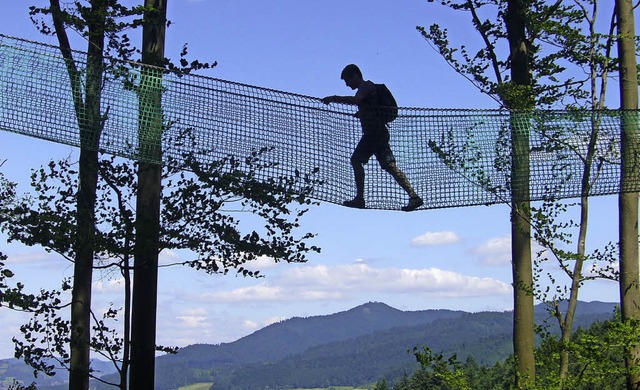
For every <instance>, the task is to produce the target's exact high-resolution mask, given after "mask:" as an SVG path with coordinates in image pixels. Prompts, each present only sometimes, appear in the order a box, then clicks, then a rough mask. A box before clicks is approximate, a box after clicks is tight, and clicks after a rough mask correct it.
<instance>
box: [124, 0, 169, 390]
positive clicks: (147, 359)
mask: <svg viewBox="0 0 640 390" xmlns="http://www.w3.org/2000/svg"><path fill="white" fill-rule="evenodd" d="M145 8H146V11H145V16H144V20H145V22H144V25H143V32H142V62H143V63H145V64H150V65H155V66H162V65H163V63H164V42H165V27H166V10H167V4H166V0H145ZM161 87H162V73H161V72H159V71H157V69H143V71H142V77H141V83H140V94H139V109H140V113H139V135H138V147H139V148H140V155H141V157H143V156H146V157H150V158H151V159H152V161H153V162H144V161H140V162H139V167H138V193H137V201H136V243H135V247H134V271H133V305H132V314H131V347H132V349H131V371H130V388H131V389H153V388H154V370H155V347H156V313H157V295H158V254H159V232H160V195H161V191H162V184H161V177H162V166H161V165H160V161H161V157H162V104H161V103H162V89H161Z"/></svg>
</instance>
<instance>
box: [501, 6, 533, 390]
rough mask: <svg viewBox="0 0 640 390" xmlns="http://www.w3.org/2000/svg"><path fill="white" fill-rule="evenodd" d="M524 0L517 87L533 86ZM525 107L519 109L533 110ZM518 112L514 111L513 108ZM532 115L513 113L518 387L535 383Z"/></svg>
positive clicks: (516, 45)
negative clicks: (531, 214)
mask: <svg viewBox="0 0 640 390" xmlns="http://www.w3.org/2000/svg"><path fill="white" fill-rule="evenodd" d="M525 11H526V3H525V1H524V0H509V1H508V4H507V12H506V14H505V24H506V27H507V36H508V40H509V47H510V57H509V59H510V62H511V79H512V82H513V84H514V87H516V88H518V87H523V88H527V87H530V86H531V74H530V70H529V53H528V46H527V41H526V36H525V22H526V18H525ZM528 105H529V104H528V103H525V104H524V106H523V107H517V108H518V109H530V108H532V107H526V106H528ZM509 108H514V107H509ZM527 118H528V115H526V114H522V113H517V112H512V120H511V139H512V172H511V186H512V187H511V191H512V207H511V255H512V272H513V294H514V295H513V300H514V308H513V350H514V354H515V359H516V387H517V388H529V387H533V385H534V383H535V357H534V318H533V271H532V264H531V226H530V224H529V214H530V207H529V201H528V199H529V125H528V119H527Z"/></svg>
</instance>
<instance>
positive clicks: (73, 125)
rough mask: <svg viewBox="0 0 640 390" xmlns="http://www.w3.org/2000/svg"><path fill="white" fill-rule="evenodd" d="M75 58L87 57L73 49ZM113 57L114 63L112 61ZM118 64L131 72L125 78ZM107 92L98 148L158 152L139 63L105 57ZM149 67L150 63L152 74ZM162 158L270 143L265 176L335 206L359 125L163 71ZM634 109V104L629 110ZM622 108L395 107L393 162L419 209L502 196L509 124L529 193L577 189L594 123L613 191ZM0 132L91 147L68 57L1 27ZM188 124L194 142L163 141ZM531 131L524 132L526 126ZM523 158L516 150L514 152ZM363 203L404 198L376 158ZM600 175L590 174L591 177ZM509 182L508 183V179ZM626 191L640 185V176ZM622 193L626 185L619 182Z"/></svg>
mask: <svg viewBox="0 0 640 390" xmlns="http://www.w3.org/2000/svg"><path fill="white" fill-rule="evenodd" d="M74 56H75V60H76V62H77V63H76V66H77V67H78V69H80V70H81V71H84V69H85V67H86V55H84V54H83V53H80V52H75V53H74ZM110 64H113V63H112V62H110ZM123 67H126V68H127V72H128V74H129V77H122V69H123ZM106 69H107V70H106V71H105V74H104V85H103V89H102V100H101V105H102V107H101V112H102V113H103V114H104V123H103V130H102V135H101V138H100V142H99V151H101V152H104V153H109V154H114V155H117V156H121V157H124V158H129V159H134V160H138V161H147V162H154V163H158V162H160V163H161V162H162V161H154V160H155V159H156V158H157V157H154V156H157V153H156V154H154V153H153V152H149V153H147V152H146V151H145V150H144V149H143V148H139V147H138V143H139V139H140V138H139V137H140V136H141V135H140V134H139V132H140V131H142V130H140V129H144V128H145V126H143V125H142V124H140V123H139V119H140V118H139V115H138V111H139V107H142V104H143V103H141V102H140V95H139V94H138V93H137V92H136V89H135V88H131V86H130V85H127V84H128V83H132V82H133V83H135V82H138V83H139V82H140V80H141V79H142V78H141V77H131V75H134V76H136V75H138V76H139V75H140V73H141V69H143V68H142V66H141V65H140V64H124V63H120V65H119V66H107V68H106ZM149 69H152V68H147V71H148V70H149ZM158 80H159V82H160V83H161V85H162V87H161V88H162V118H163V121H164V122H165V123H166V124H168V125H165V130H164V132H163V134H162V156H163V158H165V159H166V158H167V157H172V158H177V159H180V158H184V156H185V155H187V154H188V153H189V152H192V151H196V150H199V151H202V150H204V151H206V153H204V154H201V155H199V157H198V158H200V159H203V160H205V162H206V161H209V162H213V161H215V160H218V159H221V158H225V157H229V156H236V157H239V158H244V157H246V156H249V155H250V154H251V153H252V152H254V151H256V150H259V149H262V148H267V152H266V155H265V156H264V157H265V158H267V159H268V160H269V161H272V162H275V163H276V164H272V165H270V166H269V168H268V169H267V170H266V171H265V173H264V174H265V175H266V176H265V178H267V176H282V175H293V174H295V173H296V172H311V171H313V170H317V174H316V175H317V178H318V179H320V180H322V182H323V184H322V185H319V186H317V187H316V188H315V189H314V191H313V195H312V197H313V198H315V199H317V200H321V201H326V202H331V203H341V202H342V201H343V200H346V199H350V198H352V197H353V196H354V194H355V185H354V181H353V173H352V169H351V165H350V162H349V158H350V156H351V153H352V151H353V148H354V147H355V145H356V144H357V142H358V140H359V137H360V134H361V129H360V124H359V121H358V119H356V118H354V117H353V113H354V111H355V107H352V106H343V105H335V104H334V105H331V106H326V105H324V104H322V103H321V102H320V100H319V99H318V98H314V97H309V96H303V95H298V94H293V93H287V92H282V91H276V90H272V89H266V88H260V87H255V86H250V85H245V84H240V83H235V82H229V81H224V80H219V79H215V78H210V77H202V76H196V75H178V74H175V73H172V72H168V71H163V73H162V74H161V77H160V76H159V77H158ZM631 114H632V115H633V116H634V118H635V117H636V116H637V113H636V112H632V113H631ZM621 117H622V113H621V112H620V111H580V112H577V111H534V112H528V113H520V114H517V115H516V114H510V113H509V112H508V111H503V110H438V109H422V108H400V110H399V116H398V118H397V119H396V120H395V121H393V122H392V123H391V124H390V132H391V147H392V150H393V151H394V154H395V156H396V160H397V163H398V166H399V167H400V168H401V169H402V170H403V171H404V172H405V173H406V175H407V177H408V178H409V180H410V181H411V183H412V185H413V186H414V188H415V189H416V192H417V193H418V194H419V195H420V196H421V197H422V198H423V199H424V200H425V205H424V206H423V208H444V207H461V206H472V205H481V204H496V203H504V202H508V201H509V193H510V190H509V188H510V186H511V185H514V184H515V180H516V179H517V178H515V177H514V178H510V175H509V172H510V166H511V163H512V154H511V140H510V137H511V128H512V126H518V127H520V128H522V129H523V131H525V132H527V133H528V136H529V145H530V150H529V151H530V153H529V154H528V156H527V158H528V159H529V168H530V186H529V189H530V198H531V200H541V199H545V198H546V197H549V196H554V197H556V198H572V197H577V196H580V194H581V190H582V186H581V180H582V172H583V171H584V167H585V165H584V161H586V158H587V152H588V150H589V149H588V146H589V141H590V136H591V135H592V134H595V131H597V138H593V139H594V140H595V142H594V143H593V145H594V146H595V149H594V152H595V153H594V154H593V156H594V164H593V166H592V167H591V174H592V178H593V179H595V180H594V181H593V183H592V188H591V190H590V195H607V194H615V193H618V192H620V127H621V121H622V119H621ZM0 129H1V130H5V131H9V132H15V133H18V134H23V135H27V136H32V137H36V138H40V139H45V140H49V141H53V142H57V143H62V144H67V145H72V146H80V145H86V143H83V140H81V139H80V132H79V130H78V119H77V116H76V112H75V110H74V104H73V94H72V90H71V87H70V83H69V77H68V73H67V70H66V67H65V62H64V60H63V58H62V56H61V54H60V51H59V49H58V48H57V47H55V46H50V45H46V44H42V43H37V42H32V41H27V40H23V39H19V38H15V37H9V36H4V35H0ZM187 129H188V130H189V131H190V134H191V136H192V137H193V142H192V143H189V144H186V145H185V144H184V143H180V142H179V143H176V142H170V140H175V139H176V137H179V136H180V134H182V132H184V131H185V130H187ZM525 134H526V133H525ZM516 158H519V156H516ZM366 173H367V176H366V192H365V198H366V200H367V207H368V208H376V209H387V210H398V209H400V207H401V206H403V205H404V204H406V201H407V195H406V194H405V193H404V191H403V190H402V189H401V188H400V187H399V186H398V185H397V184H396V183H395V181H394V180H393V178H392V177H391V176H390V175H389V174H387V173H386V172H384V171H383V170H382V169H380V167H379V166H378V164H377V162H375V158H374V159H373V160H372V161H370V163H369V164H367V166H366ZM596 178H597V179H596ZM512 181H514V182H513V183H512ZM628 189H629V191H638V190H640V181H636V182H634V183H632V184H631V185H630V186H629V187H628ZM625 190H626V188H625Z"/></svg>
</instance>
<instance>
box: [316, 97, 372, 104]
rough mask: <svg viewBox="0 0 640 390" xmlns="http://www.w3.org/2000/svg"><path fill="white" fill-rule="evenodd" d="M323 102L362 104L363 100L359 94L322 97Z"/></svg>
mask: <svg viewBox="0 0 640 390" xmlns="http://www.w3.org/2000/svg"><path fill="white" fill-rule="evenodd" d="M320 100H322V103H324V104H329V103H342V104H360V101H361V100H362V99H361V98H359V97H358V96H357V95H356V96H336V95H333V96H327V97H324V98H322V99H320Z"/></svg>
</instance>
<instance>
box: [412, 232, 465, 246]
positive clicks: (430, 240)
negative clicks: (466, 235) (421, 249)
mask: <svg viewBox="0 0 640 390" xmlns="http://www.w3.org/2000/svg"><path fill="white" fill-rule="evenodd" d="M456 242H460V237H459V236H458V235H457V234H456V233H455V232H451V231H444V232H426V233H424V234H422V235H420V236H418V237H415V238H414V239H413V240H411V245H414V246H431V245H448V244H455V243H456Z"/></svg>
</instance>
